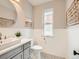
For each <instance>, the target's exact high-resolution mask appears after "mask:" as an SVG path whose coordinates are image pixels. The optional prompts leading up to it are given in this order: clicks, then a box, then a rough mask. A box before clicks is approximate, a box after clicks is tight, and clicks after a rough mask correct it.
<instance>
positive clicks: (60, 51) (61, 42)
mask: <svg viewBox="0 0 79 59" xmlns="http://www.w3.org/2000/svg"><path fill="white" fill-rule="evenodd" d="M34 32H35V33H34V34H33V39H35V44H39V45H41V46H42V47H43V51H44V52H46V53H49V54H52V55H56V56H60V57H67V48H68V47H67V44H68V43H67V30H66V29H54V36H53V37H51V38H46V39H45V40H44V37H42V36H41V30H34ZM36 42H37V43H36Z"/></svg>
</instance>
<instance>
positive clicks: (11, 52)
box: [7, 46, 23, 59]
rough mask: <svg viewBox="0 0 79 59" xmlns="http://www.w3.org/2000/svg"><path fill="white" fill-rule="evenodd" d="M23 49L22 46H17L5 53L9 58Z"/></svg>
mask: <svg viewBox="0 0 79 59" xmlns="http://www.w3.org/2000/svg"><path fill="white" fill-rule="evenodd" d="M22 51H23V46H20V47H17V48H16V49H13V50H11V51H10V52H8V53H7V55H8V56H7V58H8V59H10V58H11V57H13V56H16V55H17V54H19V53H20V52H22Z"/></svg>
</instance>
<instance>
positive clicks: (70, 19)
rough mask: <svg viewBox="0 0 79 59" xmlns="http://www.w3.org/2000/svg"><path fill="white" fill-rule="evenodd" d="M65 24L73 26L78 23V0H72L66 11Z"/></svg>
mask: <svg viewBox="0 0 79 59" xmlns="http://www.w3.org/2000/svg"><path fill="white" fill-rule="evenodd" d="M66 16H67V25H68V26H74V25H77V24H79V0H74V1H73V3H72V4H71V6H70V7H69V9H68V10H67V12H66Z"/></svg>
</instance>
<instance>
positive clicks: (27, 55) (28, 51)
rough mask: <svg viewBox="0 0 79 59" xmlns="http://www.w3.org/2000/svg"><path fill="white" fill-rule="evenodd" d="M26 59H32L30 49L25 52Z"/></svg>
mask: <svg viewBox="0 0 79 59" xmlns="http://www.w3.org/2000/svg"><path fill="white" fill-rule="evenodd" d="M24 59H30V48H27V49H25V50H24Z"/></svg>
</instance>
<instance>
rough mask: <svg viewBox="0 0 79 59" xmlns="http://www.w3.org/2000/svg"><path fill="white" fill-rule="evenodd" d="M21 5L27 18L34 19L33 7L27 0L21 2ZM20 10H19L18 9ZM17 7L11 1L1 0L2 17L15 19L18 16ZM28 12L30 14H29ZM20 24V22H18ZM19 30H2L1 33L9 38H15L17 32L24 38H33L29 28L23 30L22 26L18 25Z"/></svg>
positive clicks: (0, 14) (0, 10)
mask: <svg viewBox="0 0 79 59" xmlns="http://www.w3.org/2000/svg"><path fill="white" fill-rule="evenodd" d="M19 3H20V4H21V8H22V9H23V12H24V13H25V14H24V15H25V17H29V18H32V5H31V4H30V3H29V2H28V1H27V0H21V1H20V2H19ZM18 10H19V9H18ZM15 11H16V10H15V7H14V6H13V4H12V3H11V2H10V1H9V0H0V16H3V17H4V18H14V17H17V16H16V12H15ZM27 12H28V13H27ZM16 20H17V18H16V19H15V21H16ZM16 23H17V24H18V22H16ZM18 26H19V28H13V27H11V28H0V32H2V34H4V35H6V36H7V37H8V36H10V37H12V36H14V33H15V32H17V31H20V32H21V33H22V35H23V37H26V38H31V37H32V29H29V28H21V27H20V26H21V24H18Z"/></svg>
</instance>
